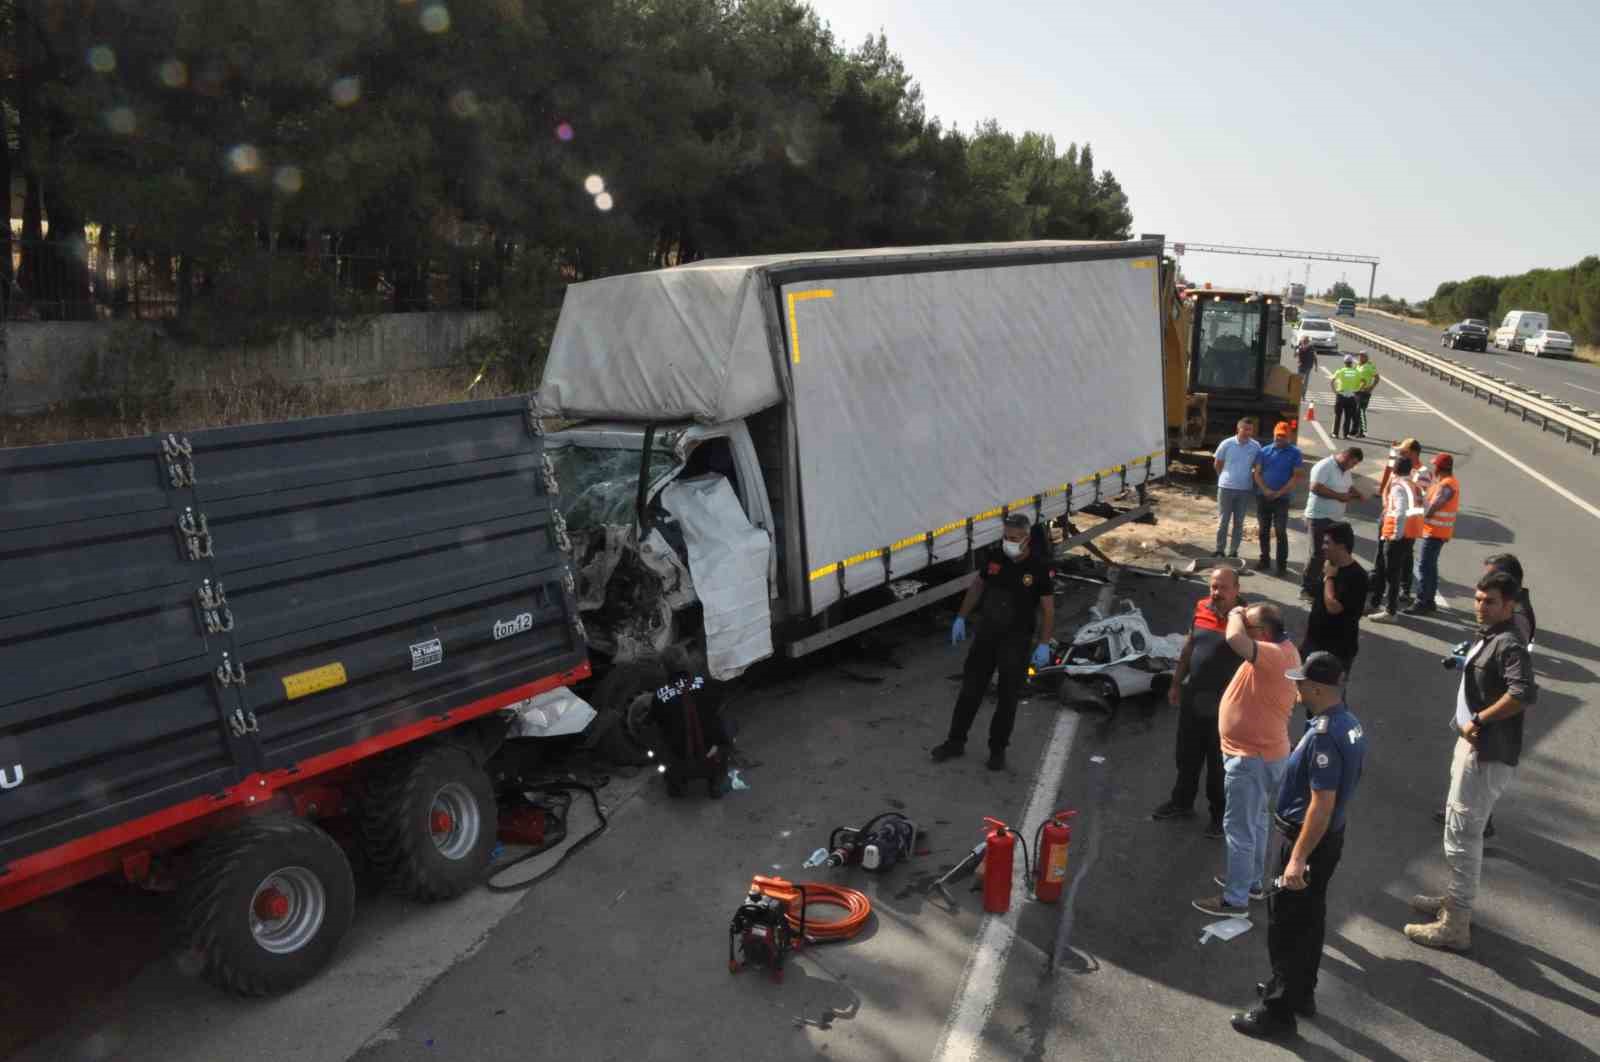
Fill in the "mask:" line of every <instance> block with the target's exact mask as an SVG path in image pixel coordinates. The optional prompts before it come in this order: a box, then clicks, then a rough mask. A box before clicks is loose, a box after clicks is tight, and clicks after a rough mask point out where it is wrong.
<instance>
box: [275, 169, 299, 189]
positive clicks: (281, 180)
mask: <svg viewBox="0 0 1600 1062" xmlns="http://www.w3.org/2000/svg"><path fill="white" fill-rule="evenodd" d="M272 183H273V184H274V185H275V186H276V187H277V189H278V191H280V192H282V193H283V194H284V195H294V194H295V193H296V192H298V191H299V190H300V189H301V188H303V187H305V177H304V176H303V175H302V174H301V173H300V167H299V166H279V167H278V172H277V173H274V174H273V175H272Z"/></svg>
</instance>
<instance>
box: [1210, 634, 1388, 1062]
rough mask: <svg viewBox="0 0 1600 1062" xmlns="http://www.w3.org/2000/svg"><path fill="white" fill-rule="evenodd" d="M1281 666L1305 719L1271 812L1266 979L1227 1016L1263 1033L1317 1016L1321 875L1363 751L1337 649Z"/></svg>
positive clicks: (1334, 853) (1324, 898)
mask: <svg viewBox="0 0 1600 1062" xmlns="http://www.w3.org/2000/svg"><path fill="white" fill-rule="evenodd" d="M1285 674H1286V675H1287V676H1288V677H1289V678H1291V679H1293V680H1294V681H1295V684H1296V685H1297V686H1298V687H1299V689H1300V703H1301V704H1302V705H1304V706H1305V708H1306V711H1307V713H1308V714H1309V715H1310V719H1309V721H1308V722H1307V723H1306V732H1305V734H1304V735H1303V736H1302V737H1301V738H1300V743H1299V744H1298V745H1296V746H1295V749H1294V751H1293V752H1292V753H1290V754H1289V766H1288V769H1287V771H1286V772H1285V773H1284V776H1283V788H1282V789H1281V790H1279V792H1278V804H1277V808H1276V810H1275V811H1274V812H1273V815H1272V823H1273V825H1274V826H1275V827H1276V828H1277V832H1278V834H1279V836H1278V838H1277V840H1278V848H1279V854H1278V858H1277V866H1278V876H1277V880H1276V882H1274V884H1275V885H1276V886H1277V888H1276V891H1275V892H1273V894H1272V896H1271V897H1270V898H1269V900H1268V901H1267V954H1268V955H1269V956H1271V958H1272V980H1270V981H1268V982H1266V983H1265V984H1258V985H1256V992H1257V993H1259V994H1260V996H1261V1003H1260V1004H1259V1005H1258V1006H1256V1007H1253V1008H1251V1009H1250V1010H1248V1011H1244V1012H1243V1013H1240V1014H1235V1015H1234V1016H1233V1027H1234V1028H1235V1029H1237V1030H1238V1031H1239V1032H1242V1033H1244V1034H1245V1035H1247V1036H1259V1037H1264V1038H1268V1039H1280V1038H1287V1037H1290V1036H1293V1035H1294V1034H1295V1032H1296V1021H1295V1019H1296V1016H1297V1015H1298V1016H1299V1017H1304V1018H1310V1017H1315V1016H1316V1013H1317V1004H1316V1001H1315V999H1314V998H1313V993H1314V992H1315V990H1316V987H1317V969H1318V967H1320V966H1321V965H1322V936H1323V929H1324V924H1325V922H1326V920H1327V915H1328V882H1329V880H1330V879H1331V878H1332V877H1333V872H1334V869H1335V868H1336V867H1338V865H1339V856H1340V854H1341V853H1342V852H1343V851H1344V826H1345V811H1346V810H1347V809H1348V808H1349V806H1350V799H1351V798H1352V797H1354V796H1355V793H1356V784H1357V783H1358V782H1359V781H1360V780H1361V766H1362V761H1363V760H1364V759H1365V758H1366V752H1367V739H1366V736H1365V735H1364V734H1363V733H1362V731H1361V722H1360V720H1358V719H1357V718H1356V717H1355V716H1354V715H1353V714H1351V712H1350V709H1349V707H1348V706H1347V705H1346V704H1345V703H1344V690H1343V688H1342V687H1343V684H1344V665H1343V664H1341V663H1340V662H1339V658H1338V657H1336V656H1334V655H1333V654H1332V653H1329V652H1316V653H1312V654H1311V655H1310V656H1308V657H1306V660H1305V663H1304V664H1303V665H1301V667H1300V669H1299V670H1293V669H1291V670H1289V671H1287V672H1285Z"/></svg>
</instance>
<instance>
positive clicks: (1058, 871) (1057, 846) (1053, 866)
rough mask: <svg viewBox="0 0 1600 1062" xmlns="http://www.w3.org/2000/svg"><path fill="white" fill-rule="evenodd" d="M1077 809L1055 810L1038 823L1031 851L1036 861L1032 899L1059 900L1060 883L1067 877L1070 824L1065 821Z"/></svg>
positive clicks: (1070, 837) (1052, 901)
mask: <svg viewBox="0 0 1600 1062" xmlns="http://www.w3.org/2000/svg"><path fill="white" fill-rule="evenodd" d="M1076 814H1077V812H1076V811H1058V812H1056V813H1055V814H1054V815H1051V816H1050V818H1049V819H1047V820H1046V821H1044V822H1041V823H1040V824H1039V831H1038V832H1037V833H1035V834H1034V835H1033V850H1034V852H1035V853H1037V856H1036V858H1037V859H1038V863H1037V864H1035V871H1034V886H1033V895H1034V898H1035V899H1037V900H1039V901H1040V902H1042V903H1055V902H1056V901H1057V900H1059V899H1061V885H1062V883H1063V882H1065V881H1066V880H1067V847H1068V846H1069V845H1071V844H1072V824H1071V823H1070V822H1068V821H1067V820H1068V819H1070V818H1072V817H1073V816H1074V815H1076Z"/></svg>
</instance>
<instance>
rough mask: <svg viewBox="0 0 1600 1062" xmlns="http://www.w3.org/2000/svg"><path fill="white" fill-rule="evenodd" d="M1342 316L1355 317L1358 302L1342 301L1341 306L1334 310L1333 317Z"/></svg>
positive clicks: (1340, 301)
mask: <svg viewBox="0 0 1600 1062" xmlns="http://www.w3.org/2000/svg"><path fill="white" fill-rule="evenodd" d="M1340 314H1343V315H1344V316H1346V317H1354V316H1355V315H1356V300H1354V299H1340V300H1339V304H1338V305H1337V306H1335V307H1334V308H1333V315H1334V316H1335V317H1338V316H1339V315H1340Z"/></svg>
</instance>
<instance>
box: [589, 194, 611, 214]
mask: <svg viewBox="0 0 1600 1062" xmlns="http://www.w3.org/2000/svg"><path fill="white" fill-rule="evenodd" d="M615 205H616V202H615V200H613V199H612V198H611V193H610V192H601V193H600V194H599V195H597V196H595V197H594V207H595V209H596V210H599V211H601V212H605V211H607V210H610V209H611V208H612V207H613V206H615Z"/></svg>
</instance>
